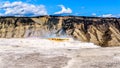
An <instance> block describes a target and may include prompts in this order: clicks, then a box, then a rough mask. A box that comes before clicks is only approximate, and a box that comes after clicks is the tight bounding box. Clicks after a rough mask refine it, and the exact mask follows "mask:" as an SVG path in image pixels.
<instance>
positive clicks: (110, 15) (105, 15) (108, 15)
mask: <svg viewBox="0 0 120 68" xmlns="http://www.w3.org/2000/svg"><path fill="white" fill-rule="evenodd" d="M102 17H116V16H115V15H113V14H103V15H102Z"/></svg>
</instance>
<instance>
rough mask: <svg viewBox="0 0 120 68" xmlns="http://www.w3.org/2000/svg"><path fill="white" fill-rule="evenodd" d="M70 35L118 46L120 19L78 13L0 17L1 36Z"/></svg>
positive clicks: (85, 40) (96, 42)
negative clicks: (74, 14) (82, 15)
mask: <svg viewBox="0 0 120 68" xmlns="http://www.w3.org/2000/svg"><path fill="white" fill-rule="evenodd" d="M48 34H56V35H58V36H59V35H61V34H65V35H69V36H72V37H73V38H75V39H78V40H80V41H83V42H93V43H95V44H97V45H100V46H104V47H106V46H120V19H119V18H100V17H77V16H39V17H0V38H24V37H32V36H36V37H40V36H45V35H48Z"/></svg>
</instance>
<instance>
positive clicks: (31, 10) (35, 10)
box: [0, 1, 47, 16]
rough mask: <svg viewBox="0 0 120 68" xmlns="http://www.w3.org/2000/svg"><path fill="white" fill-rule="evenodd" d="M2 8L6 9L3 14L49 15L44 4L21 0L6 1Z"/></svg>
mask: <svg viewBox="0 0 120 68" xmlns="http://www.w3.org/2000/svg"><path fill="white" fill-rule="evenodd" d="M0 8H1V10H4V11H5V12H4V13H1V14H2V15H9V16H12V15H17V16H36V15H47V10H46V8H45V6H44V5H33V4H29V3H23V2H21V1H16V2H12V3H10V2H5V3H3V5H2V6H0Z"/></svg>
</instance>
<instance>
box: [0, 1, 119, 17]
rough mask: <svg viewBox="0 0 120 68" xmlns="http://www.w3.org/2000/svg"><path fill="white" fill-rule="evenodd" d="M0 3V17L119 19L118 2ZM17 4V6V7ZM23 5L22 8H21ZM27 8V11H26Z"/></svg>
mask: <svg viewBox="0 0 120 68" xmlns="http://www.w3.org/2000/svg"><path fill="white" fill-rule="evenodd" d="M0 1H1V3H0V6H1V5H2V6H1V7H0V15H23V16H29V15H30V16H35V15H53V14H64V13H66V14H70V15H78V16H103V17H107V16H109V17H120V0H0ZM14 3H16V4H14ZM17 3H19V4H18V5H17ZM7 4H9V5H7ZM23 4H24V6H21V5H23ZM6 5H7V7H6ZM11 5H12V6H11ZM26 5H27V6H26ZM9 6H11V7H9ZM16 6H17V7H16ZM19 6H20V7H19ZM28 6H32V7H28ZM33 6H34V7H33ZM22 8H24V9H22ZM27 8H28V9H29V10H27ZM19 9H20V10H19ZM12 10H14V11H12ZM35 10H36V11H35Z"/></svg>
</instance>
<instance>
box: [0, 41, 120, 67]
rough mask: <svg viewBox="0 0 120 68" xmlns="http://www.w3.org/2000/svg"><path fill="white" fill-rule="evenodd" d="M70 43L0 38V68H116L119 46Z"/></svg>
mask: <svg viewBox="0 0 120 68" xmlns="http://www.w3.org/2000/svg"><path fill="white" fill-rule="evenodd" d="M38 41H39V42H38ZM40 41H42V43H41V42H40ZM71 42H74V44H73V43H71ZM71 42H70V41H69V42H61V43H60V42H57V43H56V42H53V41H48V40H42V39H0V68H120V47H111V48H101V47H97V46H95V45H94V44H92V43H90V44H89V43H82V42H81V43H80V42H75V41H71ZM58 43H59V44H58ZM42 44H43V45H44V46H43V45H42ZM68 44H69V45H68ZM77 45H78V46H77ZM87 45H88V46H89V45H91V46H89V47H86V46H87ZM84 46H85V47H84Z"/></svg>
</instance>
